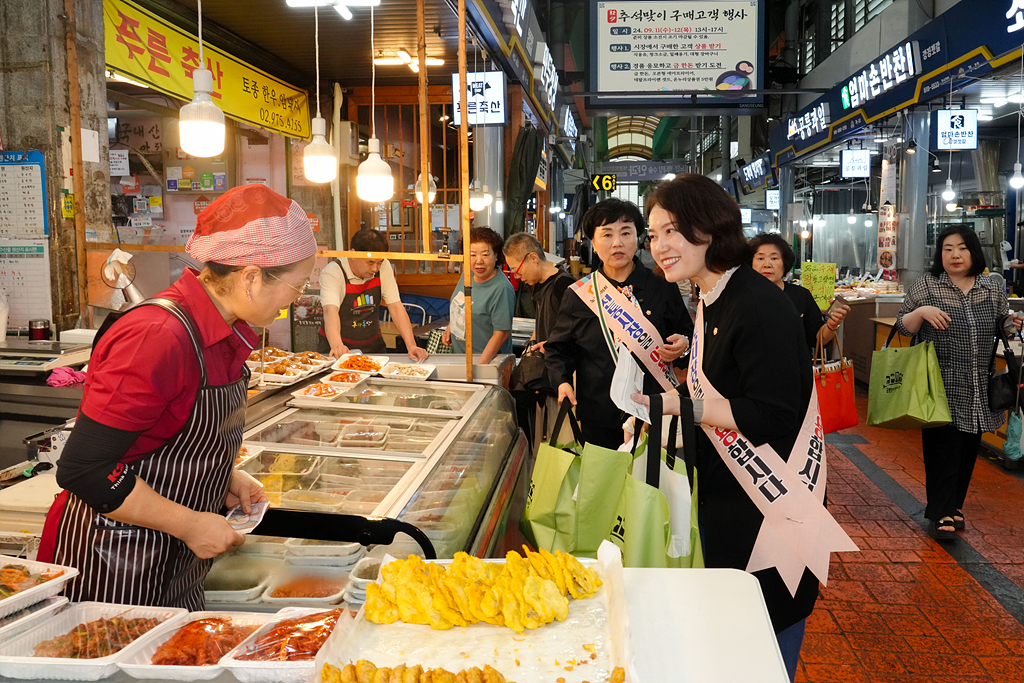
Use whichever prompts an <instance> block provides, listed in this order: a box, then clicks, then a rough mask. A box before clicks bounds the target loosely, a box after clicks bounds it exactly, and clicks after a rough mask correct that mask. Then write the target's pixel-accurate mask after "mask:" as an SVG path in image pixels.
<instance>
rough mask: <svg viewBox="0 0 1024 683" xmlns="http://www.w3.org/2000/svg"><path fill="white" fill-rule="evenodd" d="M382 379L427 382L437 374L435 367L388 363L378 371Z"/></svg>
mask: <svg viewBox="0 0 1024 683" xmlns="http://www.w3.org/2000/svg"><path fill="white" fill-rule="evenodd" d="M380 374H381V376H382V377H395V378H398V379H412V380H421V381H422V380H427V379H430V378H431V377H434V376H435V375H436V374H437V366H436V365H426V364H416V363H388V364H387V365H385V366H384V367H383V368H381V370H380Z"/></svg>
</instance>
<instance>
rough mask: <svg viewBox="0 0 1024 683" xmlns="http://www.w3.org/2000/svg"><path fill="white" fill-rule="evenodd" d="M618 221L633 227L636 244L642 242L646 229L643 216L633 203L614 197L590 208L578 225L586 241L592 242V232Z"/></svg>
mask: <svg viewBox="0 0 1024 683" xmlns="http://www.w3.org/2000/svg"><path fill="white" fill-rule="evenodd" d="M619 221H627V222H629V223H632V224H633V225H635V226H636V241H637V244H641V243H642V242H643V239H644V229H645V228H646V227H647V222H646V221H645V220H644V215H643V214H642V213H640V209H639V208H638V207H637V205H636V204H634V203H633V202H625V201H622V200H621V199H617V198H615V197H612V198H610V199H605V200H604V201H601V202H598V203H597V204H594V205H593V206H592V207H590V208H589V209H588V210H587V212H586V213H585V214H583V220H581V221H580V223H581V226H582V228H583V234H584V235H586V236H587V239H588V240H592V239H594V231H595V230H597V229H598V228H600V227H601V226H602V225H608V224H610V223H617V222H619Z"/></svg>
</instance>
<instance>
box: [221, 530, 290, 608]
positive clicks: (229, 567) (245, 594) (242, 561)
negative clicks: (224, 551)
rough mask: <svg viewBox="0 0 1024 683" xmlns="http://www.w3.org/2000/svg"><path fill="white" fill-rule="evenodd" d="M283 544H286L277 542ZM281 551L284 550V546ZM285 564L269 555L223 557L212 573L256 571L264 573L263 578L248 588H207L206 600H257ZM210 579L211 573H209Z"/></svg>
mask: <svg viewBox="0 0 1024 683" xmlns="http://www.w3.org/2000/svg"><path fill="white" fill-rule="evenodd" d="M277 545H281V546H283V545H284V544H283V543H281V544H277ZM281 552H282V553H283V552H284V550H283V548H282V550H281ZM283 566H284V562H282V561H281V560H280V559H279V558H277V557H273V558H272V557H268V556H260V555H256V556H253V555H251V554H249V553H245V554H234V555H231V556H227V557H223V559H218V560H217V561H216V562H215V563H214V565H213V568H212V569H211V570H210V574H214V572H217V573H223V572H248V571H251V572H254V573H255V574H256V575H257V576H259V575H262V576H263V578H262V579H261V580H260V582H259V583H258V584H256V585H255V586H253V587H252V588H249V589H247V590H237V591H232V590H207V591H205V594H206V601H207V602H248V601H250V600H255V599H256V598H258V597H260V596H261V595H263V591H265V590H266V589H267V586H268V585H270V581H271V579H273V577H274V575H275V574H276V573H277V572H279V571H280V570H281V568H282V567H283ZM207 580H209V575H207Z"/></svg>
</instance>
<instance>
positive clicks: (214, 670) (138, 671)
mask: <svg viewBox="0 0 1024 683" xmlns="http://www.w3.org/2000/svg"><path fill="white" fill-rule="evenodd" d="M211 617H227V618H230V619H231V621H232V622H233V623H235V624H238V625H239V626H262V625H263V624H266V623H267V622H268V621H271V620H273V619H276V617H275V615H273V614H267V613H262V614H261V613H259V612H192V613H191V614H189V615H188V617H186V618H185V619H184V620H182V621H179V622H178V623H177V625H176V626H175V628H173V629H167V630H165V631H164V632H163V633H161V634H160V635H159V636H157V637H155V638H150V639H149V640H147V641H146V642H145V643H144V644H143V645H142V646H140V647H139V648H137V649H135V650H134V651H133V652H131V653H130V654H129V655H127V656H125V657H123V658H121V659H120V660H119V661H118V662H117V666H118V668H120V669H121V670H122V671H124V672H125V673H127V674H128V675H130V676H132V677H134V678H143V679H156V680H162V681H208V680H210V679H211V678H216V677H217V676H219V675H220V674H221V672H223V671H224V667H222V666H221V665H220V662H218V663H217V664H212V665H209V666H171V665H156V664H150V662H151V661H153V655H155V654H156V651H157V649H158V648H159V647H160V646H161V645H163V644H164V643H166V642H167V641H168V640H170V639H171V637H173V636H174V634H175V633H177V632H178V631H179V630H181V628H182V627H183V626H186V625H187V624H189V623H191V622H193V621H198V620H200V619H209V618H211ZM250 635H252V634H250ZM244 641H245V639H243V641H242V642H244ZM224 654H225V656H226V655H227V654H228V653H224ZM221 659H223V657H221Z"/></svg>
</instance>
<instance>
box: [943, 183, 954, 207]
mask: <svg viewBox="0 0 1024 683" xmlns="http://www.w3.org/2000/svg"><path fill="white" fill-rule="evenodd" d="M942 198H943V199H944V200H946V201H947V202H951V201H953V200H954V199H956V190H954V189H953V179H952V178H946V189H945V190H943V191H942Z"/></svg>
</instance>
